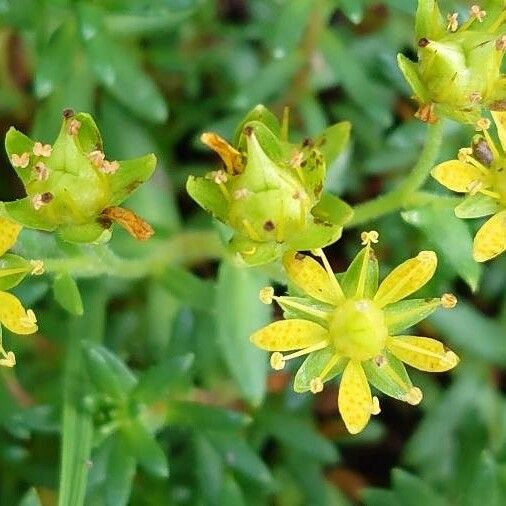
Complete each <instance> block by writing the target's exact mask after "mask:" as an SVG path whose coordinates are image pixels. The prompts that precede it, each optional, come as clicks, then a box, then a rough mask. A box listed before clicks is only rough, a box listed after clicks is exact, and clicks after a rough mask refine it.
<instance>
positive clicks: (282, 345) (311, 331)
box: [250, 319, 328, 351]
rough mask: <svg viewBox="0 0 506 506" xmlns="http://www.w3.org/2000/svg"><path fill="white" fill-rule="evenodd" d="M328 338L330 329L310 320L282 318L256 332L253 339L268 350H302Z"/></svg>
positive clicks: (260, 346)
mask: <svg viewBox="0 0 506 506" xmlns="http://www.w3.org/2000/svg"><path fill="white" fill-rule="evenodd" d="M327 338H328V331H327V329H324V328H323V327H322V326H321V325H318V324H317V323H314V322H310V321H308V320H298V319H294V320H280V321H277V322H274V323H271V324H270V325H267V327H264V328H263V329H260V330H258V331H257V332H255V333H254V334H253V335H252V336H251V337H250V339H251V341H252V342H253V343H254V344H256V345H257V346H258V347H259V348H262V349H263V350H267V351H291V350H300V349H303V348H307V347H308V346H313V345H314V344H317V343H320V342H322V341H324V340H326V339H327Z"/></svg>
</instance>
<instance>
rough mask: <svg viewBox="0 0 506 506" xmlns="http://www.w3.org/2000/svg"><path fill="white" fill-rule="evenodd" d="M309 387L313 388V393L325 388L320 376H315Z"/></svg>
mask: <svg viewBox="0 0 506 506" xmlns="http://www.w3.org/2000/svg"><path fill="white" fill-rule="evenodd" d="M309 389H310V390H311V393H313V394H318V393H320V392H321V391H322V390H323V381H322V380H321V378H320V377H317V378H313V379H312V380H311V381H310V382H309Z"/></svg>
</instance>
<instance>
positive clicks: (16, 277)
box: [0, 218, 44, 367]
mask: <svg viewBox="0 0 506 506" xmlns="http://www.w3.org/2000/svg"><path fill="white" fill-rule="evenodd" d="M20 230H21V227H20V226H19V225H18V224H17V223H14V222H12V221H10V220H6V219H5V218H0V324H1V325H0V365H2V366H7V367H13V366H14V365H15V364H16V358H15V355H14V353H13V352H12V351H7V352H6V351H5V350H4V348H3V343H2V326H4V327H5V328H6V329H8V330H10V331H11V332H14V333H15V334H20V335H27V334H33V333H34V332H36V331H37V319H36V318H35V314H34V312H33V311H32V310H31V309H28V310H26V309H25V308H24V307H23V305H22V304H21V302H20V301H19V299H18V298H17V297H16V296H14V295H12V294H11V293H9V292H8V291H7V290H9V289H11V288H14V287H15V286H16V285H18V284H19V283H20V282H21V281H22V280H23V279H24V278H25V276H26V275H27V274H33V275H40V274H42V273H43V272H44V268H43V265H42V262H40V261H36V260H32V261H29V260H25V259H24V258H22V257H19V256H17V255H13V254H9V253H7V251H8V250H9V249H10V248H11V247H12V246H13V245H14V243H15V242H16V240H17V238H18V235H19V232H20Z"/></svg>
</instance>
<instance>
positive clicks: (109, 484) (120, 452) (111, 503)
mask: <svg viewBox="0 0 506 506" xmlns="http://www.w3.org/2000/svg"><path fill="white" fill-rule="evenodd" d="M112 438H113V441H112V448H111V451H110V453H109V458H108V459H107V470H106V481H105V504H106V506H124V505H126V504H128V499H129V497H130V491H131V488H132V484H133V483H132V482H133V479H134V475H135V467H136V462H135V458H134V457H132V456H131V455H130V454H129V453H128V447H127V446H125V445H124V444H123V441H122V439H121V437H119V436H118V435H116V434H115V435H113V436H112Z"/></svg>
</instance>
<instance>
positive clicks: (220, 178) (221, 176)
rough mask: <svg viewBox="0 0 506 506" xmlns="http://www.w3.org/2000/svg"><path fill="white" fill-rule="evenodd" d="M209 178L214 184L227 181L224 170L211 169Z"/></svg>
mask: <svg viewBox="0 0 506 506" xmlns="http://www.w3.org/2000/svg"><path fill="white" fill-rule="evenodd" d="M211 179H212V180H213V181H214V182H215V183H216V184H224V183H226V182H227V181H228V176H227V173H226V172H225V171H224V170H221V169H220V170H213V171H212V172H211Z"/></svg>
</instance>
